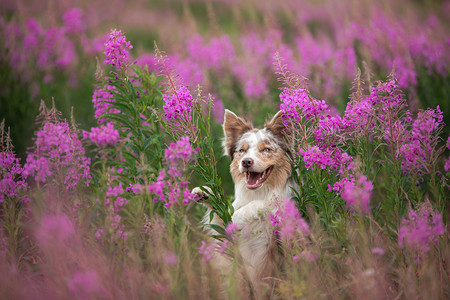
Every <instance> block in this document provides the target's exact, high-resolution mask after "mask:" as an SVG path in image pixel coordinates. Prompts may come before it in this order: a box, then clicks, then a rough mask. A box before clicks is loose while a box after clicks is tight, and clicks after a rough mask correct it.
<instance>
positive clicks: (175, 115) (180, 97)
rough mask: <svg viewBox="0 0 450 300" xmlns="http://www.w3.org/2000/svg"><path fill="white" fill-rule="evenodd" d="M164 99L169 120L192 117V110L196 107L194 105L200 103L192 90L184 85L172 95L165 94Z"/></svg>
mask: <svg viewBox="0 0 450 300" xmlns="http://www.w3.org/2000/svg"><path fill="white" fill-rule="evenodd" d="M163 100H164V103H165V105H164V106H163V108H164V112H165V114H166V119H167V121H170V120H172V119H181V118H190V115H189V114H190V112H191V111H192V109H193V108H194V105H195V104H197V103H198V101H197V100H193V98H192V95H191V92H189V90H188V89H187V88H186V87H184V86H182V87H180V88H179V89H178V91H176V93H175V94H172V95H170V96H168V95H166V94H164V95H163Z"/></svg>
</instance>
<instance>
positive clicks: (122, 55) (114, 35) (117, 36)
mask: <svg viewBox="0 0 450 300" xmlns="http://www.w3.org/2000/svg"><path fill="white" fill-rule="evenodd" d="M131 49H133V46H132V45H131V43H130V42H128V41H127V39H126V37H125V34H124V33H122V31H121V30H115V29H113V30H111V32H110V33H109V36H108V39H107V41H106V43H105V55H106V59H105V65H106V64H109V65H111V66H112V67H115V68H116V69H122V68H124V67H126V66H127V64H128V63H129V61H128V60H129V58H128V56H129V52H128V50H131Z"/></svg>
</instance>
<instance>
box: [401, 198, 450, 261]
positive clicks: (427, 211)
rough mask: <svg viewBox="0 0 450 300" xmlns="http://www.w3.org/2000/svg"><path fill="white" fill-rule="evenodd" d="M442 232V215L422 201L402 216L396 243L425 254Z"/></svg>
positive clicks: (436, 241)
mask: <svg viewBox="0 0 450 300" xmlns="http://www.w3.org/2000/svg"><path fill="white" fill-rule="evenodd" d="M444 233H445V229H444V225H443V223H442V215H441V214H440V213H439V212H437V211H436V210H433V209H432V207H431V204H430V203H429V202H424V203H421V204H420V205H419V207H418V208H417V209H416V210H414V209H410V210H409V213H408V215H407V216H406V217H405V218H403V220H402V224H401V225H400V229H399V231H398V245H399V247H400V248H406V249H409V250H412V251H415V252H418V253H419V254H425V253H427V252H428V251H429V250H430V244H431V243H434V244H437V243H438V237H439V236H440V235H442V234H444Z"/></svg>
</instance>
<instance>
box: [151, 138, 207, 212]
mask: <svg viewBox="0 0 450 300" xmlns="http://www.w3.org/2000/svg"><path fill="white" fill-rule="evenodd" d="M197 153H198V149H194V148H192V145H191V143H190V142H189V138H188V137H182V138H181V139H180V140H179V141H177V142H176V143H171V144H170V146H169V147H168V148H167V149H165V150H164V154H165V157H164V165H165V167H166V170H160V172H159V176H158V178H157V179H156V181H154V182H152V183H150V185H149V187H148V192H149V193H150V194H153V195H155V198H154V199H153V201H154V202H158V201H161V202H165V204H164V206H165V207H166V208H170V207H171V206H172V205H174V204H175V203H177V202H178V200H179V199H182V203H183V204H188V203H189V202H191V201H194V200H195V195H194V194H192V193H191V192H190V191H189V189H188V182H186V181H182V180H180V178H181V177H182V176H183V174H184V173H185V172H186V170H187V166H188V164H189V163H192V162H194V158H195V155H197Z"/></svg>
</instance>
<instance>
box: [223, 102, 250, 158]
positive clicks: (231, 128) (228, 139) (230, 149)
mask: <svg viewBox="0 0 450 300" xmlns="http://www.w3.org/2000/svg"><path fill="white" fill-rule="evenodd" d="M223 119H224V121H223V131H224V133H225V139H224V141H223V148H224V151H225V154H226V155H228V156H230V157H231V158H233V153H234V152H235V150H236V149H235V147H236V142H237V140H238V138H239V137H240V136H242V135H243V134H244V133H245V132H247V131H249V130H252V129H253V126H252V124H250V123H249V122H246V121H245V120H244V119H242V118H239V117H238V116H236V114H235V113H233V112H232V111H230V110H228V109H225V116H224V118H223Z"/></svg>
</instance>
